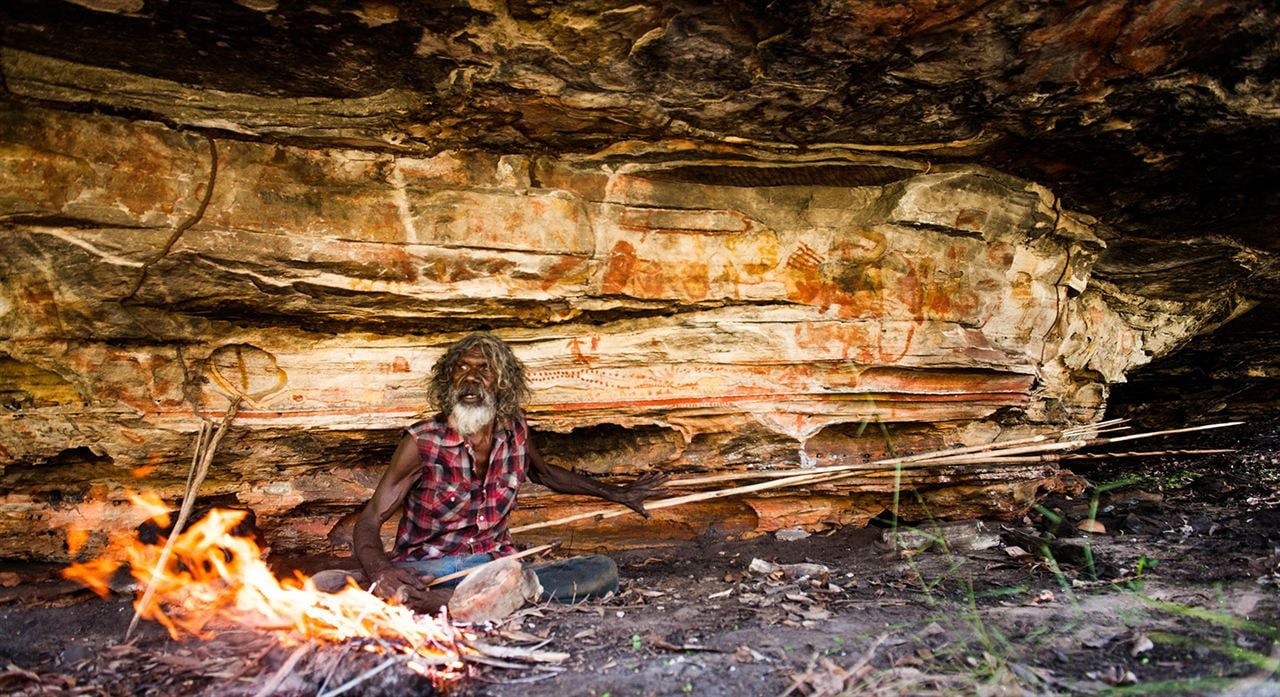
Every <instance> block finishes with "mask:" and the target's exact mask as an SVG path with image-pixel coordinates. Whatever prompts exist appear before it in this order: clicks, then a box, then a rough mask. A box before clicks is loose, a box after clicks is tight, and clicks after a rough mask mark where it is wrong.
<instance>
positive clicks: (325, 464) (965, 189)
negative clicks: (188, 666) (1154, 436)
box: [0, 107, 1196, 559]
mask: <svg viewBox="0 0 1280 697" xmlns="http://www.w3.org/2000/svg"><path fill="white" fill-rule="evenodd" d="M0 221H3V229H2V230H0V250H2V252H3V256H4V258H5V263H4V266H3V277H2V278H0V397H3V400H4V407H5V409H4V410H3V412H0V462H2V463H3V473H2V476H3V478H4V481H5V487H4V488H5V491H4V494H3V499H2V501H0V506H2V508H0V510H2V511H3V514H2V517H0V531H3V532H4V533H5V534H3V535H0V557H25V558H41V559H58V558H64V557H65V556H66V553H67V552H66V543H65V539H64V534H65V533H64V532H63V531H64V530H65V528H66V526H69V525H76V526H81V527H88V528H92V529H95V530H99V531H101V530H107V529H110V528H113V527H120V526H125V525H130V524H133V523H134V522H136V521H135V520H134V518H133V516H134V514H133V513H130V512H127V507H126V506H123V505H122V502H123V501H124V500H125V496H126V491H127V490H129V489H150V490H155V491H157V492H159V493H161V494H162V495H164V496H168V497H170V498H176V497H177V496H180V494H181V492H182V488H183V484H184V482H185V479H186V472H187V467H188V465H189V463H190V458H191V448H192V441H193V439H194V434H195V433H196V431H197V429H198V426H199V423H200V421H201V419H211V420H217V419H220V418H221V416H222V414H223V412H224V410H225V409H226V408H227V405H228V403H229V400H230V399H232V398H236V397H238V398H240V399H241V400H242V402H241V406H240V409H239V412H238V414H237V416H236V417H235V419H234V422H233V424H232V429H231V434H230V435H229V436H228V437H227V439H226V441H225V442H224V444H223V446H222V448H221V450H220V451H219V456H218V458H217V459H216V461H215V465H214V468H213V471H212V472H211V473H210V475H209V479H208V480H207V482H206V484H205V487H204V488H203V489H202V491H201V496H202V499H203V500H205V501H208V502H215V503H216V502H225V503H236V504H239V505H247V506H250V507H252V508H254V509H255V510H256V511H257V513H258V515H259V519H260V520H261V521H263V523H264V525H265V526H266V527H267V534H268V537H269V538H270V539H271V540H272V544H273V546H274V547H275V548H277V549H280V550H289V551H320V550H324V549H326V548H327V546H328V545H329V541H328V538H329V537H333V538H334V539H338V538H340V537H341V535H340V534H338V533H334V534H333V535H330V534H329V533H330V529H331V528H332V527H333V526H334V524H335V522H337V521H338V520H339V519H340V518H342V516H344V515H346V514H349V513H350V512H351V511H352V510H354V508H355V507H356V506H357V505H359V503H360V502H362V501H363V500H364V499H365V498H366V497H367V495H368V494H369V492H370V490H371V488H372V486H373V484H374V483H375V482H376V480H377V477H378V475H379V473H380V470H381V468H382V467H383V466H384V464H385V460H386V457H387V456H388V455H389V453H390V449H391V448H392V447H393V446H394V443H395V441H396V440H397V432H398V430H399V429H400V428H402V427H403V426H405V425H406V424H408V423H410V422H411V421H412V420H413V418H414V417H415V415H416V414H418V413H419V412H420V411H421V410H422V409H423V408H424V400H425V390H424V384H423V383H424V377H425V375H426V374H427V371H428V370H429V368H430V366H431V365H432V363H433V361H434V360H435V359H436V357H437V356H438V355H439V354H440V353H441V351H442V350H443V347H444V346H445V345H447V344H448V343H449V342H451V341H453V340H455V339H456V338H458V337H460V336H461V335H463V334H464V333H465V332H467V331H471V330H475V329H480V328H487V329H492V330H493V331H495V332H496V333H498V334H500V335H501V336H502V337H503V338H505V339H506V340H508V341H510V342H511V343H512V345H513V346H514V347H515V350H516V352H517V354H518V355H519V356H520V358H521V359H522V360H523V361H524V362H525V364H526V365H527V367H528V369H529V377H530V380H531V383H532V388H533V402H532V404H530V405H529V409H528V413H529V417H530V420H531V423H532V424H533V425H534V427H535V429H536V431H537V432H538V438H539V439H540V442H541V443H542V444H543V450H544V451H545V452H546V453H547V455H548V456H549V459H551V460H553V461H555V462H558V463H560V464H564V465H566V466H574V467H578V468H580V469H582V470H585V471H589V472H592V473H594V474H598V475H634V474H636V473H639V472H642V471H646V470H651V469H658V470H663V471H669V472H672V473H674V474H677V475H683V474H686V473H695V472H708V471H724V470H742V469H747V468H782V467H809V466H813V465H815V464H821V465H827V464H838V463H845V462H860V461H864V460H867V459H871V458H874V457H879V456H880V455H883V454H889V453H893V452H902V451H904V450H913V449H915V450H918V449H921V448H926V447H941V446H944V445H951V444H970V443H978V442H986V441H990V440H993V439H996V438H999V437H1008V436H1009V435H1011V434H1023V433H1027V432H1030V431H1041V430H1048V429H1052V428H1056V427H1060V426H1063V425H1069V424H1078V423H1087V422H1090V421H1092V420H1095V419H1097V418H1098V417H1099V416H1100V414H1101V410H1102V409H1103V407H1104V405H1105V399H1106V394H1107V384H1108V383H1110V382H1114V381H1117V380H1121V379H1123V375H1124V372H1125V371H1126V370H1128V369H1130V368H1131V367H1133V366H1134V365H1137V364H1140V363H1142V362H1145V361H1146V360H1148V359H1149V357H1150V353H1151V352H1153V351H1156V350H1163V349H1164V348H1165V347H1166V346H1167V343H1168V338H1169V337H1170V336H1173V335H1178V336H1180V335H1183V334H1185V333H1188V332H1191V331H1194V330H1195V329H1196V321H1195V319H1194V317H1187V318H1183V319H1184V320H1185V322H1184V324H1183V325H1178V324H1177V323H1163V324H1162V325H1161V326H1160V327H1158V330H1159V331H1155V330H1154V329H1153V328H1151V327H1141V326H1138V327H1135V326H1131V324H1129V323H1126V321H1125V320H1124V318H1122V317H1121V316H1120V315H1119V314H1117V313H1116V312H1115V311H1114V310H1112V309H1111V307H1110V306H1109V305H1108V301H1107V298H1106V297H1104V296H1103V295H1101V294H1099V293H1097V292H1096V291H1095V290H1094V289H1093V288H1091V287H1090V285H1089V277H1090V271H1091V267H1092V264H1093V262H1094V260H1095V258H1096V256H1097V254H1098V253H1099V251H1100V250H1101V249H1102V247H1103V244H1102V242H1101V241H1100V240H1099V238H1098V236H1097V235H1096V234H1095V233H1096V230H1095V228H1096V223H1095V222H1094V221H1093V220H1092V219H1089V218H1087V217H1085V216H1080V215H1075V214H1072V213H1071V212H1069V211H1065V210H1063V209H1062V207H1061V205H1060V204H1059V202H1058V201H1057V199H1056V198H1055V197H1054V195H1053V194H1052V193H1050V192H1049V191H1047V190H1046V189H1044V188H1042V187H1040V186H1037V185H1035V184H1033V183H1030V182H1026V181H1022V180H1018V179H1015V178H1012V177H1009V176H1005V175H1002V174H1000V173H998V172H994V171H991V170H987V169H982V168H975V167H962V166H936V165H930V164H928V163H923V162H916V161H910V160H903V159H893V158H883V157H869V156H861V155H852V154H849V153H847V152H840V151H832V152H826V151H822V150H817V151H809V152H805V153H800V152H795V151H785V150H765V149H761V148H758V147H746V146H742V147H738V146H729V145H719V146H714V147H712V146H706V145H696V144H693V143H684V142H665V143H661V144H649V145H640V144H627V143H623V144H619V145H616V146H614V147H612V148H610V149H607V150H604V151H601V152H595V153H583V154H579V155H559V156H532V155H523V154H519V155H518V154H512V155H501V154H494V153H491V152H481V151H469V150H457V151H446V152H442V153H439V154H437V155H434V156H421V157H419V156H405V155H398V154H389V153H386V152H382V151H378V150H371V149H355V148H333V147H329V148H318V147H313V148H305V147H295V146H288V145H281V144H270V143H263V142H256V141H243V140H232V139H227V138H221V137H212V136H210V135H205V134H198V133H193V132H190V131H186V130H177V129H174V128H171V127H168V126H165V125H162V124H158V123H153V122H146V121H133V120H128V119H124V118H119V117H111V116H102V115H87V114H70V113H66V112H61V111H55V110H44V109H40V108H35V107H29V108H16V107H15V108H9V109H6V110H4V111H0ZM1159 342H1165V343H1159ZM1149 344H1150V345H1149ZM1157 344H1158V345H1157ZM892 475H893V473H892V471H887V472H886V473H881V474H876V473H873V474H871V475H868V476H864V477H861V478H859V479H853V480H850V481H848V482H845V483H842V484H840V485H833V486H830V487H827V488H826V489H824V490H822V491H806V492H785V493H783V494H779V495H773V496H769V495H759V496H756V497H754V498H749V499H739V500H730V501H721V502H714V503H707V504H704V505H699V506H693V507H689V508H687V509H681V508H673V509H669V510H667V511H664V512H662V513H661V514H659V515H658V516H657V517H658V519H659V523H660V524H661V525H658V526H652V524H651V527H643V526H642V525H641V524H639V523H637V522H636V521H634V520H630V519H620V520H613V521H608V522H607V523H600V524H591V523H587V524H583V525H579V526H577V528H575V530H573V531H571V532H566V531H565V530H549V531H545V532H544V533H538V534H536V535H531V536H530V538H529V539H530V540H532V539H535V538H542V537H565V536H572V537H573V539H574V541H575V542H576V543H577V544H579V545H580V546H591V545H593V544H597V543H599V544H615V545H616V544H646V543H649V542H651V541H652V540H653V539H655V538H658V539H661V538H672V537H681V536H685V537H691V536H694V535H696V534H699V533H700V532H702V531H705V530H706V529H708V528H709V527H714V528H715V529H717V530H721V531H724V532H728V533H732V534H753V533H758V532H761V531H769V530H775V529H778V528H781V527H787V526H790V525H796V524H805V525H809V526H820V525H826V524H842V523H865V522H866V521H867V520H868V519H870V518H871V517H872V516H874V515H876V514H878V513H880V512H881V511H883V510H884V509H885V508H886V507H887V506H889V505H890V502H891V501H892V500H894V499H895V498H896V497H895V496H894V491H895V488H897V487H899V486H900V485H901V486H904V487H905V488H906V490H907V491H916V492H918V494H919V495H918V496H917V495H915V494H912V495H905V494H904V495H903V496H902V497H901V501H902V505H903V506H904V508H903V510H902V513H903V515H905V516H907V517H922V516H925V515H940V516H963V515H978V514H993V513H994V514H1011V513H1014V512H1016V511H1019V510H1022V509H1024V508H1025V507H1026V506H1027V505H1029V502H1030V500H1031V498H1032V497H1033V495H1034V494H1035V492H1036V491H1037V489H1038V488H1040V487H1042V486H1043V485H1045V484H1046V483H1049V482H1052V481H1053V480H1054V478H1055V476H1056V472H1055V470H1054V469H1053V468H1052V467H1040V466H1035V467H1031V466H1028V467H1023V468H1001V469H998V468H989V467H986V468H984V467H971V466H966V467H952V468H935V469H926V470H920V471H911V472H908V473H906V474H905V475H904V479H903V480H902V481H901V482H900V483H899V482H897V480H895V478H894V477H893V476H892ZM522 502H523V504H524V505H523V507H522V509H521V510H520V511H519V512H518V514H517V518H518V520H517V522H529V521H532V520H538V519H542V518H547V517H554V516H556V515H559V514H561V513H564V512H565V511H567V510H577V509H580V507H581V506H582V505H585V504H584V502H583V500H582V499H578V498H572V497H562V496H552V495H550V494H549V493H547V492H539V491H536V490H534V491H530V492H527V495H526V496H525V497H524V498H523V499H522ZM663 523H665V524H663ZM93 539H94V540H96V539H97V537H96V536H95V537H94V538H93ZM92 546H93V545H92V544H91V545H90V547H92Z"/></svg>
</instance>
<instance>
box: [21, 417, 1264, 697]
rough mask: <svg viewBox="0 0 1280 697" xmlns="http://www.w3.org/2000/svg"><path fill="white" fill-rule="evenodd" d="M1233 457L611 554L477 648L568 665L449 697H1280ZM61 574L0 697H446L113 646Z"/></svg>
mask: <svg viewBox="0 0 1280 697" xmlns="http://www.w3.org/2000/svg"><path fill="white" fill-rule="evenodd" d="M1194 445H1195V446H1196V447H1206V446H1205V444H1204V443H1203V441H1201V442H1198V443H1195V444H1194ZM1230 445H1233V446H1236V447H1240V448H1241V450H1240V451H1239V452H1237V453H1233V454H1230V455H1220V456H1212V457H1198V458H1186V457H1183V458H1178V457H1163V458H1159V459H1150V458H1148V459H1144V460H1141V461H1137V460H1118V461H1109V462H1107V463H1106V464H1104V465H1100V466H1097V467H1094V468H1092V469H1090V468H1081V467H1076V468H1074V470H1075V471H1076V472H1077V473H1079V474H1082V475H1084V476H1085V477H1087V478H1088V479H1089V480H1090V481H1091V482H1092V483H1093V485H1094V486H1093V487H1092V488H1091V489H1090V490H1088V491H1086V492H1085V493H1084V494H1083V495H1081V496H1078V497H1075V498H1073V499H1069V500H1068V499H1064V498H1052V499H1049V500H1047V501H1045V502H1043V505H1042V506H1041V507H1039V508H1038V509H1037V510H1035V511H1033V512H1032V513H1031V514H1029V515H1028V516H1027V517H1026V518H1025V519H1023V520H1017V521H1004V522H1001V521H976V522H975V521H970V522H962V523H933V522H928V521H925V522H917V523H916V524H914V525H906V524H905V523H904V524H901V525H899V526H895V525H893V524H892V522H891V521H885V522H884V523H883V524H882V525H879V526H876V527H871V528H867V529H839V530H832V531H828V532H826V533H820V534H815V535H811V536H809V537H804V538H802V539H794V540H790V541H784V540H782V539H778V538H777V537H773V536H769V537H761V538H756V539H751V540H725V539H719V538H717V539H706V540H703V541H701V542H700V543H698V544H686V545H681V546H675V547H662V548H655V549H653V550H650V551H647V552H628V553H624V554H618V555H615V558H616V559H617V560H618V562H619V566H620V569H621V572H622V575H623V584H622V589H621V592H620V593H619V594H618V595H617V596H615V597H612V598H609V599H606V600H603V601H596V602H588V603H584V604H580V605H575V606H546V607H533V608H526V609H525V610H522V611H520V612H519V613H518V614H517V615H516V617H514V618H512V619H511V620H509V621H508V622H507V623H505V624H504V625H503V626H502V627H501V628H499V630H498V631H497V633H495V634H491V635H490V636H488V637H487V638H486V640H488V641H492V642H493V643H498V644H506V645H510V646H516V647H521V646H523V647H530V646H535V647H538V649H539V650H541V651H548V652H561V653H564V654H568V656H567V658H564V660H560V661H558V662H541V663H528V662H518V661H508V662H507V663H509V664H510V666H511V667H498V666H495V665H480V666H476V667H475V669H474V674H473V676H472V677H471V679H470V680H469V681H467V682H466V684H464V685H461V686H457V687H455V688H454V691H456V692H458V693H461V694H474V695H490V696H494V697H499V696H503V697H515V696H517V695H519V696H520V697H572V696H577V695H592V696H597V697H603V696H605V695H608V696H610V697H621V696H624V695H685V694H693V695H711V696H721V697H745V696H746V695H788V694H791V695H841V694H845V695H904V694H912V695H924V694H992V695H1006V694H1007V695H1015V694H1037V695H1038V694H1196V695H1199V694H1231V695H1255V696H1261V695H1280V674H1277V673H1276V668H1277V664H1280V464H1278V463H1280V437H1277V436H1267V435H1263V436H1252V437H1250V439H1249V440H1248V442H1243V443H1230ZM1091 511H1094V512H1095V513H1094V514H1093V515H1091ZM1089 520H1093V521H1095V523H1094V525H1096V526H1100V527H1096V530H1095V532H1093V533H1092V534H1087V533H1085V532H1082V531H1081V530H1079V529H1078V526H1079V525H1081V523H1080V521H1089ZM1083 525H1084V526H1085V527H1090V523H1088V522H1086V523H1084V524H1083ZM922 533H923V534H922ZM54 571H55V570H53V569H44V570H41V569H35V568H33V567H30V566H26V567H23V568H22V569H12V568H11V569H8V570H7V571H5V572H3V573H5V574H7V575H5V576H0V578H5V579H8V582H9V583H10V587H8V588H3V589H0V590H3V591H5V593H3V594H0V599H3V600H4V603H3V604H2V605H0V628H2V629H3V632H0V669H4V668H5V666H7V669H5V670H3V671H2V672H0V693H5V694H46V695H63V694H65V695H71V694H121V695H132V694H155V695H170V694H184V695H214V694H217V695H237V694H246V695H252V694H257V693H260V692H261V691H262V690H263V688H264V685H265V683H266V682H267V676H270V675H275V674H284V673H288V674H289V675H290V677H289V679H288V680H285V681H284V682H282V683H280V685H279V687H278V689H277V692H276V694H325V695H331V696H334V695H337V694H348V695H356V694H428V693H430V692H431V691H432V688H431V687H430V685H429V684H428V683H425V682H423V681H421V680H420V679H417V678H416V676H413V675H411V674H408V673H407V672H399V673H397V672H396V671H394V670H387V671H384V672H383V673H381V674H380V675H378V676H377V678H376V679H375V678H372V677H370V678H368V679H366V680H365V681H364V682H361V683H359V684H356V685H355V686H353V687H351V688H349V689H347V690H346V691H345V692H341V691H338V690H337V689H336V688H337V687H341V684H340V683H342V682H343V681H344V680H346V679H347V678H349V677H351V676H356V677H359V676H361V675H367V674H368V671H369V668H372V667H374V664H372V663H369V659H364V658H359V657H358V656H357V655H356V654H355V653H348V652H344V653H341V654H339V653H336V649H330V650H328V651H327V655H328V657H329V658H328V663H324V662H323V661H320V660H319V659H318V658H315V657H314V656H313V657H309V658H308V659H304V660H300V661H299V662H298V663H296V664H292V666H291V667H288V668H285V669H284V670H282V666H283V665H284V664H285V663H286V661H288V660H289V659H290V658H291V653H293V652H291V650H290V649H288V648H284V647H280V646H278V645H276V644H275V643H274V642H273V641H272V640H270V639H269V638H264V637H261V636H252V637H246V636H242V635H243V632H241V635H237V634H236V633H235V632H231V633H227V634H225V635H222V636H220V637H219V638H218V639H217V640H213V641H203V642H202V641H199V640H185V641H173V640H170V639H169V638H168V637H167V636H166V635H165V634H164V633H163V632H162V631H160V629H159V628H158V627H156V626H154V625H150V626H146V627H144V631H143V632H141V634H140V637H139V638H138V639H137V640H135V642H134V643H132V644H127V645H126V644H122V643H121V641H122V637H123V634H124V628H125V626H126V625H127V624H128V621H129V618H130V614H131V610H130V607H129V603H128V600H127V599H125V598H114V599H109V600H100V599H97V598H96V596H89V595H87V594H85V593H84V592H71V591H69V590H68V588H67V587H66V585H65V582H60V581H57V580H55V578H54V577H53V573H54ZM41 578H45V579H47V580H43V581H42V580H40V579H41ZM14 581H19V582H18V583H17V584H16V585H12V584H13V582H14ZM322 664H323V665H326V666H328V668H327V669H325V671H323V672H325V674H324V675H323V676H321V675H319V673H320V672H322V671H321V670H320V668H321V666H322ZM339 665H341V666H343V670H342V671H338V670H337V666H339ZM308 672H310V673H311V674H310V675H308ZM336 673H340V676H339V677H335V674H336ZM41 690H43V692H42V691H41Z"/></svg>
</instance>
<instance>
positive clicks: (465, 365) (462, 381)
mask: <svg viewBox="0 0 1280 697" xmlns="http://www.w3.org/2000/svg"><path fill="white" fill-rule="evenodd" d="M452 381H453V401H454V403H455V404H465V405H467V406H482V405H485V404H491V403H492V402H493V371H492V370H491V369H490V368H489V360H488V359H487V358H485V357H484V351H483V350H481V349H480V347H479V346H476V347H473V348H472V349H471V350H469V351H467V352H466V353H464V354H462V359H461V360H459V361H458V364H457V365H456V366H454V368H453V376H452Z"/></svg>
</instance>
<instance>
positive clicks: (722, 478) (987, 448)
mask: <svg viewBox="0 0 1280 697" xmlns="http://www.w3.org/2000/svg"><path fill="white" fill-rule="evenodd" d="M1127 421H1128V420H1127V419H1112V420H1110V421H1102V422H1099V423H1095V424H1089V425H1086V426H1077V427H1073V428H1068V429H1064V430H1061V431H1057V432H1054V433H1046V434H1040V435H1035V436H1029V437H1026V438H1017V439H1013V440H1006V441H997V442H992V443H983V444H980V445H969V446H963V447H956V448H947V449H943V450H934V451H930V452H924V453H918V454H915V455H903V456H899V457H891V458H885V459H882V460H876V461H873V462H864V463H858V464H852V465H835V466H831V467H814V468H807V469H805V468H788V469H776V470H750V471H745V472H732V473H727V474H717V475H709V476H705V477H691V478H687V479H673V480H671V481H670V482H668V484H667V486H669V487H671V488H679V489H683V488H690V487H698V486H705V485H707V484H721V483H723V482H730V481H737V480H764V481H760V482H757V483H754V484H746V485H743V486H731V487H728V488H718V489H711V490H706V491H698V492H695V493H691V494H685V495H682V496H673V497H671V498H665V499H658V500H655V501H648V502H646V503H645V508H646V509H648V510H651V511H652V510H657V509H660V508H669V507H671V506H679V505H682V504H686V503H694V502H697V501H706V500H709V499H717V498H724V497H728V496H739V495H743V494H753V493H757V492H761V491H768V490H774V489H783V488H787V487H797V486H810V485H815V484H828V483H831V482H839V481H845V482H848V481H849V480H851V479H853V478H855V477H859V476H862V477H877V478H883V477H884V476H886V475H887V476H901V474H902V472H904V471H908V470H920V469H926V468H933V467H938V466H946V467H966V466H968V467H974V468H979V467H981V468H989V467H1008V466H1028V465H1037V464H1051V463H1060V462H1067V461H1072V460H1100V459H1110V458H1120V457H1156V456H1164V455H1208V454H1216V453H1225V452H1231V451H1230V450H1223V449H1209V450H1156V451H1124V452H1107V453H1079V452H1076V451H1079V450H1082V449H1085V448H1093V447H1098V446H1105V445H1115V444H1117V443H1126V442H1129V441H1136V440H1143V439H1148V438H1156V437H1161V436H1171V435H1175V434H1181V433H1191V432H1194V431H1208V430H1211V429H1217V428H1225V427H1228V426H1238V425H1240V424H1241V423H1243V422H1241V421H1227V422H1222V423H1214V424H1205V425H1200V426H1188V427H1186V428H1176V429H1169V430H1164V431H1147V432H1142V433H1123V435H1113V434H1117V433H1122V432H1124V431H1127V430H1129V428H1130V427H1129V426H1127V425H1125V424H1126V422H1127ZM629 512H630V509H628V508H624V507H621V506H619V507H617V508H609V509H605V510H595V511H587V512H583V513H577V514H574V515H570V516H565V517H563V518H556V519H554V520H546V521H541V522H537V523H530V524H528V525H522V526H519V527H514V528H512V529H511V532H512V533H520V532H524V531H528V530H534V529H538V528H547V527H554V526H557V525H564V524H567V523H573V522H576V521H579V520H587V519H594V520H604V519H606V518H615V517H617V516H621V515H625V514H627V513H629Z"/></svg>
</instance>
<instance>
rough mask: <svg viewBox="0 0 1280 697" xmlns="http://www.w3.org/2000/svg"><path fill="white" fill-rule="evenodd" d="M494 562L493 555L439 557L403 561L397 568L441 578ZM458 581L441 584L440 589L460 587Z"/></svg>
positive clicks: (398, 563)
mask: <svg viewBox="0 0 1280 697" xmlns="http://www.w3.org/2000/svg"><path fill="white" fill-rule="evenodd" d="M490 561H493V555H492V554H463V555H458V556H453V557H439V558H437V559H419V560H418V561H402V562H397V563H396V566H398V567H400V568H401V569H413V570H414V571H416V572H418V573H420V574H428V575H430V576H435V577H436V578H440V577H441V576H448V575H449V574H452V573H455V572H458V571H462V570H463V569H470V568H472V567H476V566H480V565H481V564H484V563H487V562H490ZM461 580H462V579H457V580H456V581H448V582H446V583H441V584H440V585H439V586H438V587H439V588H453V587H454V586H456V585H458V582H459V581H461Z"/></svg>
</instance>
